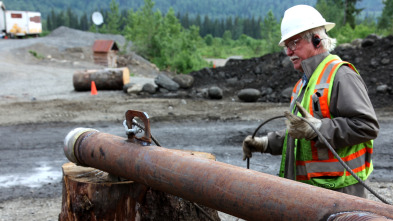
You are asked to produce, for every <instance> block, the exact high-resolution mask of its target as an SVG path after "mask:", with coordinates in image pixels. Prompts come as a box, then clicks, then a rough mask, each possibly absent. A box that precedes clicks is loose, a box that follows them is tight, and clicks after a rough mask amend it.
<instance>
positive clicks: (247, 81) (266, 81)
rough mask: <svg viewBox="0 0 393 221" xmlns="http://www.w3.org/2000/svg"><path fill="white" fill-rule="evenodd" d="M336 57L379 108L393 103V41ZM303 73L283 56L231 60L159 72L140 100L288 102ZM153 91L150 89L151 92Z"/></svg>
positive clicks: (373, 39) (347, 48) (362, 45)
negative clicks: (186, 71) (348, 65)
mask: <svg viewBox="0 0 393 221" xmlns="http://www.w3.org/2000/svg"><path fill="white" fill-rule="evenodd" d="M332 54H337V55H338V56H340V57H341V58H342V59H343V60H345V61H349V62H351V63H352V64H354V65H355V67H356V68H357V69H358V71H359V72H360V74H361V76H362V77H363V79H364V81H365V83H366V85H367V87H368V90H369V95H370V98H371V100H372V102H373V104H374V106H376V107H383V106H387V105H390V104H391V103H392V101H393V96H391V95H392V94H393V90H392V86H393V85H392V84H393V58H392V56H393V36H387V37H383V38H382V37H379V36H376V35H370V36H368V37H366V38H365V39H357V40H355V41H353V42H352V43H350V44H342V45H340V46H338V47H337V48H336V49H335V50H334V51H333V52H332ZM300 77H301V74H300V73H299V72H297V71H295V70H294V69H293V66H292V63H291V62H290V60H289V59H288V57H287V56H286V55H285V53H283V52H279V53H274V54H267V55H264V56H262V57H256V58H251V59H230V60H228V61H227V63H226V64H225V66H222V67H217V68H204V69H202V70H199V71H195V72H192V73H190V74H189V75H183V74H179V75H173V74H171V73H160V74H159V75H158V76H157V77H156V78H155V80H154V83H155V90H154V89H152V88H153V87H146V88H145V87H143V88H144V89H143V90H142V91H141V93H139V94H140V95H142V96H144V95H145V96H153V97H183V98H207V99H232V100H238V101H245V102H289V100H290V96H291V91H292V88H293V86H294V84H295V83H296V82H297V80H298V79H299V78H300ZM147 88H149V89H147Z"/></svg>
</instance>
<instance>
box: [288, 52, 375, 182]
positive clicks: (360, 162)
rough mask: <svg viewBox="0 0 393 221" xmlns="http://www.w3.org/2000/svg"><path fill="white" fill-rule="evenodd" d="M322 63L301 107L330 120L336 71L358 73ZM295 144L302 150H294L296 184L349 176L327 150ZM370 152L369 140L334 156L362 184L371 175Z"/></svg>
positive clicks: (335, 61)
mask: <svg viewBox="0 0 393 221" xmlns="http://www.w3.org/2000/svg"><path fill="white" fill-rule="evenodd" d="M323 63H325V65H324V66H323V67H322V68H321V67H318V68H317V70H316V71H315V72H314V73H313V75H314V74H316V76H318V79H317V80H316V79H315V78H314V79H312V77H313V76H312V77H311V79H312V80H311V79H310V82H309V85H307V88H310V89H311V90H313V91H307V90H306V92H305V95H304V97H303V99H302V105H303V106H304V107H305V108H306V109H308V111H309V112H310V114H311V115H313V116H314V117H316V118H318V119H322V118H333V116H331V115H330V111H329V105H330V95H331V88H332V86H333V79H334V77H335V74H336V72H337V70H338V68H339V67H340V66H341V65H343V64H345V65H348V66H349V67H350V68H351V69H353V70H354V71H355V72H357V70H356V69H355V67H354V66H353V65H352V64H350V63H348V62H343V61H341V60H340V59H339V58H338V57H337V56H333V55H329V56H328V57H327V58H326V59H325V60H324V61H323ZM318 70H319V71H318ZM357 73H358V72H357ZM300 81H301V80H300ZM299 84H301V83H299V82H298V83H297V84H296V85H295V87H294V90H293V96H292V98H291V109H290V110H291V111H292V112H293V111H294V108H293V107H294V106H295V101H296V98H297V96H299V94H300V93H301V90H302V87H299ZM310 84H311V85H310ZM313 87H314V88H313ZM294 95H296V96H294ZM306 96H309V97H306ZM304 102H306V103H307V104H306V103H304ZM297 142H300V143H301V146H302V150H296V149H298V148H297V147H295V150H296V152H295V155H296V180H299V181H302V182H306V183H310V184H313V185H320V183H318V182H321V180H323V179H322V178H319V179H318V181H317V183H316V181H313V180H311V179H312V178H317V177H332V178H334V177H346V176H351V174H350V173H349V172H348V171H346V170H345V169H344V168H343V166H342V165H341V164H340V162H339V161H338V160H337V159H335V157H334V155H333V154H332V153H331V151H330V150H329V149H328V148H326V147H323V148H317V147H315V142H314V141H306V140H304V139H300V140H295V143H297ZM285 144H286V142H285ZM284 149H286V148H284ZM372 150H373V141H372V140H371V141H368V142H365V143H361V144H358V145H354V146H350V147H346V148H339V149H338V150H337V152H338V154H339V156H341V158H342V159H343V160H344V161H345V162H346V163H347V164H348V166H349V167H350V168H351V169H352V170H353V171H354V172H355V173H357V174H358V176H359V177H360V178H362V179H363V180H364V179H366V178H367V176H368V175H369V174H370V173H371V171H372V163H371V154H372ZM283 154H285V153H283ZM304 154H306V155H304ZM284 157H286V156H284ZM305 158H306V159H305ZM342 180H343V179H341V181H342ZM330 182H331V181H330ZM356 182H357V181H356V180H355V179H347V180H346V181H344V183H342V184H338V183H333V185H330V184H329V186H331V187H332V188H341V187H343V186H347V185H351V184H354V183H356Z"/></svg>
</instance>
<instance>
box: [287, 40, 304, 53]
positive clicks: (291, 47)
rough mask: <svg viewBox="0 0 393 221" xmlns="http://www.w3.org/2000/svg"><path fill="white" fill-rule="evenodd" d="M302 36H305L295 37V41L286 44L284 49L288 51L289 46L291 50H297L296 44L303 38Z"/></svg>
mask: <svg viewBox="0 0 393 221" xmlns="http://www.w3.org/2000/svg"><path fill="white" fill-rule="evenodd" d="M302 38H303V37H300V38H297V39H295V40H293V41H290V42H288V44H286V45H285V46H284V50H285V51H287V50H288V48H289V49H291V51H295V50H296V44H297V43H298V42H299V41H300V40H302Z"/></svg>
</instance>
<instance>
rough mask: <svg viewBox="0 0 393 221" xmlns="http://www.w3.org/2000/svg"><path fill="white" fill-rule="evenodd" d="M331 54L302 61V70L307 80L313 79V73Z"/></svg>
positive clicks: (327, 53)
mask: <svg viewBox="0 0 393 221" xmlns="http://www.w3.org/2000/svg"><path fill="white" fill-rule="evenodd" d="M329 54H330V53H329V52H324V53H321V54H317V55H315V56H312V57H310V58H307V59H306V60H303V61H302V68H303V71H304V74H305V76H306V78H307V79H310V78H311V75H312V73H314V71H315V69H317V67H318V65H319V64H320V63H321V62H322V61H323V59H325V58H326V57H327V56H328V55H329Z"/></svg>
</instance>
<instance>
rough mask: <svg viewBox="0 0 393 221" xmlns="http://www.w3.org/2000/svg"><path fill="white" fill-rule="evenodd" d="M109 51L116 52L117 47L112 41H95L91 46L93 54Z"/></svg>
mask: <svg viewBox="0 0 393 221" xmlns="http://www.w3.org/2000/svg"><path fill="white" fill-rule="evenodd" d="M110 50H115V51H118V50H119V47H117V44H116V42H115V41H113V40H96V41H94V44H93V52H109V51H110Z"/></svg>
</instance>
